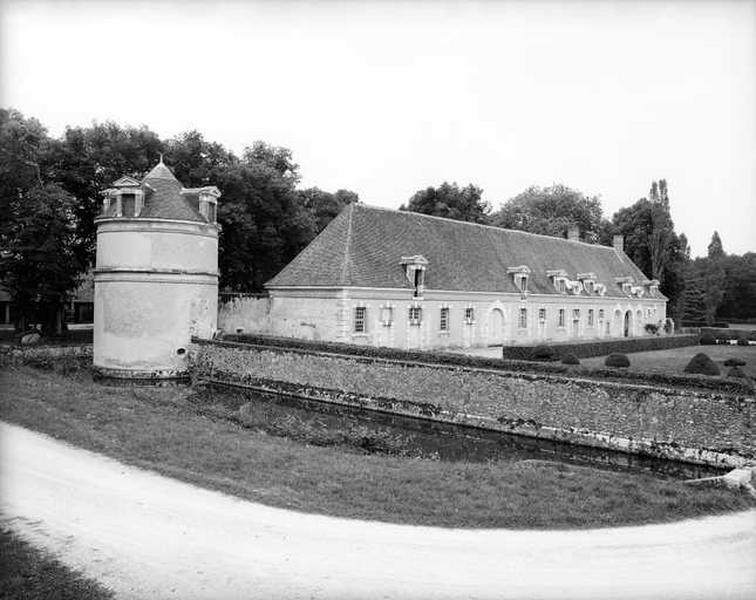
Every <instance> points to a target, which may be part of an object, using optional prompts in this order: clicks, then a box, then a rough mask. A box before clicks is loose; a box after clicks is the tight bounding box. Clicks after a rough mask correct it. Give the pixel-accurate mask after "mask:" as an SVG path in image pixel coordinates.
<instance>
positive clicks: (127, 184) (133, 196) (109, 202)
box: [102, 177, 144, 217]
mask: <svg viewBox="0 0 756 600" xmlns="http://www.w3.org/2000/svg"><path fill="white" fill-rule="evenodd" d="M103 195H104V198H103V202H102V215H103V216H109V217H138V216H139V213H141V212H142V208H143V207H144V192H143V190H142V184H141V183H140V182H138V181H137V180H136V179H134V178H133V177H121V178H120V179H119V180H118V181H116V182H114V183H113V187H112V188H109V189H107V190H105V191H104V192H103Z"/></svg>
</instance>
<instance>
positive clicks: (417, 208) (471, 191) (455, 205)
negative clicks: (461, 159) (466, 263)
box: [399, 181, 491, 224]
mask: <svg viewBox="0 0 756 600" xmlns="http://www.w3.org/2000/svg"><path fill="white" fill-rule="evenodd" d="M482 195H483V190H482V189H481V188H479V187H477V186H474V185H472V184H469V185H468V186H466V187H463V188H460V187H459V186H458V185H457V184H456V183H448V182H446V181H445V182H444V183H442V184H441V185H440V186H438V187H437V188H435V187H428V188H426V189H424V190H420V191H418V192H416V193H415V194H414V195H413V196H412V198H410V200H409V203H408V204H406V205H404V204H402V205H401V206H400V207H399V210H408V211H412V212H418V213H423V214H426V215H433V216H436V217H446V218H447V219H455V220H457V221H469V222H471V223H483V224H488V222H489V217H488V215H489V213H490V212H491V207H490V206H489V205H488V204H487V203H486V202H484V201H483V200H482Z"/></svg>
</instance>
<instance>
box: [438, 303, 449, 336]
mask: <svg viewBox="0 0 756 600" xmlns="http://www.w3.org/2000/svg"><path fill="white" fill-rule="evenodd" d="M439 329H441V331H449V309H448V308H446V307H444V308H442V309H441V319H440V322H439Z"/></svg>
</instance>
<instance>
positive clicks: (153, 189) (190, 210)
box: [140, 154, 205, 221]
mask: <svg viewBox="0 0 756 600" xmlns="http://www.w3.org/2000/svg"><path fill="white" fill-rule="evenodd" d="M142 185H143V186H145V187H146V188H147V190H146V194H145V202H144V209H143V210H142V212H141V214H140V216H141V217H153V218H159V219H180V220H182V221H205V218H204V217H202V215H200V214H199V212H198V210H197V208H196V207H194V206H191V205H190V204H189V203H188V202H187V200H186V199H185V198H184V197H183V195H182V193H181V192H182V190H183V186H182V185H181V182H180V181H179V180H178V179H176V177H175V176H174V175H173V173H172V172H171V170H170V169H169V168H168V167H167V166H165V163H164V162H163V155H162V154H161V155H160V162H158V164H156V165H155V166H154V167H153V168H152V170H151V171H150V172H149V173H147V175H145V176H144V179H143V180H142Z"/></svg>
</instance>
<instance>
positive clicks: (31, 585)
mask: <svg viewBox="0 0 756 600" xmlns="http://www.w3.org/2000/svg"><path fill="white" fill-rule="evenodd" d="M113 597H114V595H113V593H112V592H110V591H109V590H107V589H106V588H104V587H103V586H101V585H100V584H99V583H97V582H95V581H92V580H91V579H87V578H86V577H84V576H83V575H81V574H79V573H77V572H75V571H72V570H71V569H69V568H68V567H66V566H64V565H63V564H61V563H60V562H59V561H58V560H56V559H55V558H52V557H51V556H49V555H47V554H45V553H44V552H41V551H40V550H37V549H36V548H34V547H32V546H31V545H29V544H28V543H26V542H25V541H23V540H21V539H20V538H18V537H17V536H16V535H14V534H13V533H12V532H11V531H9V530H7V529H5V528H2V529H0V600H6V599H7V600H11V599H14V600H16V599H19V598H24V599H25V600H51V599H52V598H55V599H56V600H109V599H111V598H113Z"/></svg>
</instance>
